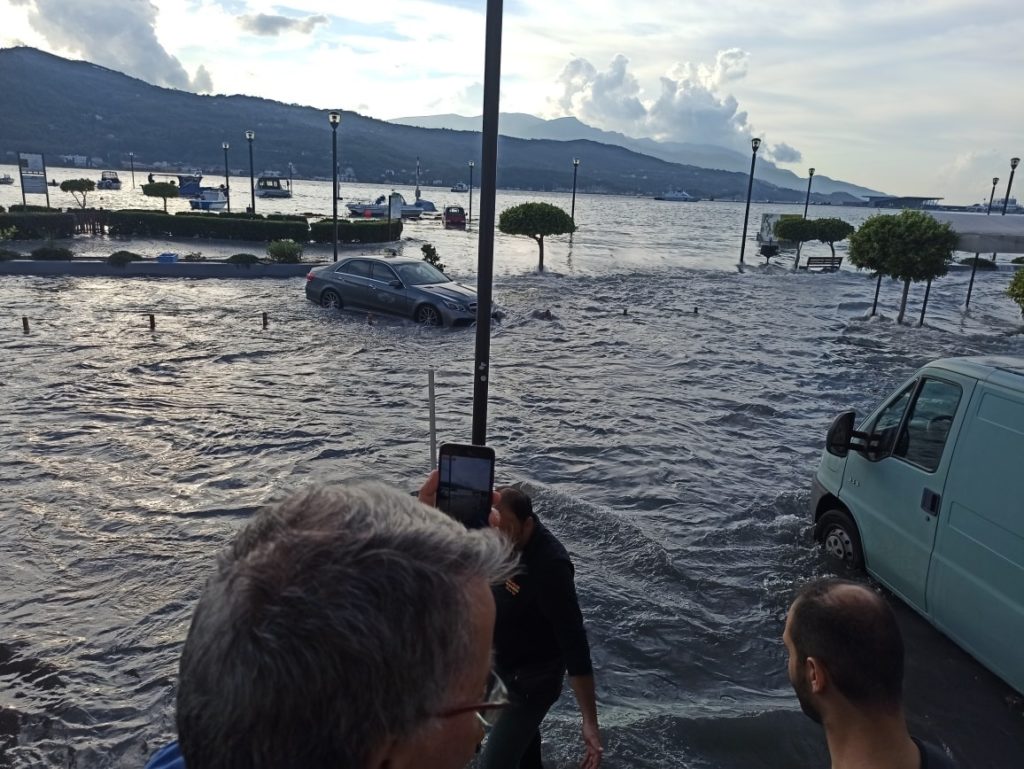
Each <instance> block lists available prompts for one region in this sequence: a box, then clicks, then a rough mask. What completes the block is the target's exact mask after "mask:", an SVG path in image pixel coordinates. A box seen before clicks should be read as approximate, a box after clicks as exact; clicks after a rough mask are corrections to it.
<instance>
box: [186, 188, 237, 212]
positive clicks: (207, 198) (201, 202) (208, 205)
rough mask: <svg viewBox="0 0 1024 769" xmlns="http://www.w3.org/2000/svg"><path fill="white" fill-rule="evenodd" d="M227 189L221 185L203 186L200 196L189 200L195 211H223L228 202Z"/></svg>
mask: <svg viewBox="0 0 1024 769" xmlns="http://www.w3.org/2000/svg"><path fill="white" fill-rule="evenodd" d="M226 192H227V190H225V189H224V185H221V186H220V187H201V188H200V191H199V197H198V198H192V199H191V200H189V201H188V204H189V206H191V208H192V210H193V211H223V210H224V208H225V207H226V206H227V204H228V196H227V194H226Z"/></svg>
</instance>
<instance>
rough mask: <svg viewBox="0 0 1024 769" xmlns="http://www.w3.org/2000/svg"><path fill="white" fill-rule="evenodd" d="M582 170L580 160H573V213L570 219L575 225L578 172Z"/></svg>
mask: <svg viewBox="0 0 1024 769" xmlns="http://www.w3.org/2000/svg"><path fill="white" fill-rule="evenodd" d="M579 170H580V159H579V158H573V159H572V212H571V213H570V214H569V218H570V219H572V222H573V224H575V223H576V172H577V171H579Z"/></svg>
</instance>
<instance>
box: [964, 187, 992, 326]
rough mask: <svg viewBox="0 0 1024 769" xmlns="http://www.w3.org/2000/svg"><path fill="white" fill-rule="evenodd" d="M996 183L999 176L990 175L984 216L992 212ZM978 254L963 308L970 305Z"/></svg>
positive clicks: (978, 252)
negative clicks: (989, 190)
mask: <svg viewBox="0 0 1024 769" xmlns="http://www.w3.org/2000/svg"><path fill="white" fill-rule="evenodd" d="M997 184H999V177H998V176H994V177H992V192H990V193H989V195H988V209H987V210H986V211H985V216H989V215H991V213H992V201H993V200H994V199H995V197H996V185H997ZM980 256H981V252H980V251H976V252H975V253H974V262H973V263H972V264H971V282H970V283H968V284H967V301H966V302H964V309H970V307H971V292H972V291H974V275H975V273H977V272H978V257H980Z"/></svg>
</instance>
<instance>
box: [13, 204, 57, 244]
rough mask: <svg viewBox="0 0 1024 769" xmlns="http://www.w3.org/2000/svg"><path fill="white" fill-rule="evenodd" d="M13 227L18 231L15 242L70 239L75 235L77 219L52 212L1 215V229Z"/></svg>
mask: <svg viewBox="0 0 1024 769" xmlns="http://www.w3.org/2000/svg"><path fill="white" fill-rule="evenodd" d="M12 207H13V206H12ZM44 211H45V209H44ZM12 227H13V228H14V229H15V230H16V232H15V233H14V240H45V239H47V238H70V237H71V236H72V235H74V234H75V217H74V216H73V215H72V214H61V213H55V212H53V211H52V210H51V211H50V213H35V212H32V213H10V214H0V229H4V230H6V229H10V228H12Z"/></svg>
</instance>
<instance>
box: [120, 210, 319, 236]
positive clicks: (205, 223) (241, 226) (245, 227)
mask: <svg viewBox="0 0 1024 769" xmlns="http://www.w3.org/2000/svg"><path fill="white" fill-rule="evenodd" d="M110 234H111V235H113V236H114V237H133V236H134V237H145V238H167V237H173V238H217V239H223V240H255V241H270V240H284V239H291V240H294V241H297V242H305V241H306V240H308V239H309V228H308V227H307V226H306V225H305V224H303V223H302V222H271V221H267V220H265V219H236V218H230V217H219V216H170V215H168V214H165V213H163V212H160V211H111V212H110Z"/></svg>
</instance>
